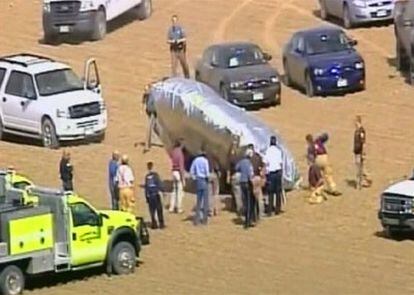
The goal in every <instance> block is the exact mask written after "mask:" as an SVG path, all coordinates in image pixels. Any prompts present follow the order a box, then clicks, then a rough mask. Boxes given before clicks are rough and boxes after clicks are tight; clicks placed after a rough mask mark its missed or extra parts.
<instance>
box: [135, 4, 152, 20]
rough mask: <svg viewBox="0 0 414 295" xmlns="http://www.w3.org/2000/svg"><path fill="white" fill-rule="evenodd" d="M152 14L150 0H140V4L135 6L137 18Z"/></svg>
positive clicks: (144, 17)
mask: <svg viewBox="0 0 414 295" xmlns="http://www.w3.org/2000/svg"><path fill="white" fill-rule="evenodd" d="M151 14H152V1H151V0H142V2H141V4H140V5H138V7H137V17H138V19H139V20H145V19H147V18H149V17H150V16H151Z"/></svg>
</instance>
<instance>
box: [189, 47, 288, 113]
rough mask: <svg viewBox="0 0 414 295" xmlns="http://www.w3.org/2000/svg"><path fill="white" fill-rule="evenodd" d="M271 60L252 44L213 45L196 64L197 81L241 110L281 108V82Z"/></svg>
mask: <svg viewBox="0 0 414 295" xmlns="http://www.w3.org/2000/svg"><path fill="white" fill-rule="evenodd" d="M271 58H272V57H271V56H270V55H269V54H267V53H264V52H263V51H262V50H261V49H260V47H259V46H257V45H256V44H253V43H249V42H238V43H224V44H216V45H212V46H210V47H208V48H207V49H206V50H205V51H204V53H203V56H202V58H201V59H200V60H199V61H198V62H197V65H196V67H195V78H196V80H198V81H200V82H203V83H205V84H207V85H209V86H210V87H212V88H213V89H215V90H216V91H217V92H219V93H220V94H221V96H222V97H223V98H224V99H226V100H227V101H229V102H231V103H233V104H235V105H238V106H243V107H248V106H262V105H278V104H280V89H281V86H280V79H279V74H278V72H277V71H276V69H274V68H273V67H272V66H271V65H270V64H269V61H270V60H271Z"/></svg>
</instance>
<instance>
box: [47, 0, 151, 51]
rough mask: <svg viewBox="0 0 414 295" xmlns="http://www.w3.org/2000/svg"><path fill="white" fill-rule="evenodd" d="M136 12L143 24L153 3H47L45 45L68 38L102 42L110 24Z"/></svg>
mask: <svg viewBox="0 0 414 295" xmlns="http://www.w3.org/2000/svg"><path fill="white" fill-rule="evenodd" d="M132 9H133V10H134V11H135V13H136V16H137V18H138V19H139V20H144V19H147V18H149V17H150V16H151V13H152V0H43V32H44V41H45V42H46V43H51V42H54V41H55V40H56V39H57V38H58V37H59V36H60V35H68V34H70V35H73V36H75V37H80V36H82V37H83V36H86V37H88V38H89V39H91V40H101V39H103V38H104V37H105V34H106V31H107V23H108V22H109V21H111V20H113V19H115V18H116V17H118V16H120V15H122V14H124V13H125V12H127V11H129V10H132Z"/></svg>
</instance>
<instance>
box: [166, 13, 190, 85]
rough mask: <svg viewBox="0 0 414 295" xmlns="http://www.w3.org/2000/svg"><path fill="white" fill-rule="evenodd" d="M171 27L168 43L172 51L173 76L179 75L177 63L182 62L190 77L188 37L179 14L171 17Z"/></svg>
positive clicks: (184, 70)
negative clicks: (179, 19)
mask: <svg viewBox="0 0 414 295" xmlns="http://www.w3.org/2000/svg"><path fill="white" fill-rule="evenodd" d="M171 23H172V24H171V27H170V28H169V29H168V36H167V38H168V44H169V45H170V53H171V72H172V76H173V77H176V76H177V65H178V62H180V64H181V67H182V70H183V74H184V77H185V78H187V79H188V78H190V71H189V69H188V63H187V57H186V51H187V39H186V35H185V32H184V29H183V28H182V27H181V26H180V25H179V24H178V16H177V15H173V16H172V17H171Z"/></svg>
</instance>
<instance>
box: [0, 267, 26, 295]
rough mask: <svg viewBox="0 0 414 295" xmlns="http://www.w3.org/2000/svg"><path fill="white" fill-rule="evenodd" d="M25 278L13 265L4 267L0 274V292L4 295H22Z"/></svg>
mask: <svg viewBox="0 0 414 295" xmlns="http://www.w3.org/2000/svg"><path fill="white" fill-rule="evenodd" d="M24 283H25V278H24V274H23V272H22V271H21V269H20V268H18V267H17V266H15V265H9V266H6V267H5V268H4V269H3V270H2V272H1V274H0V291H1V294H4V295H18V294H22V293H23V290H24Z"/></svg>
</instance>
